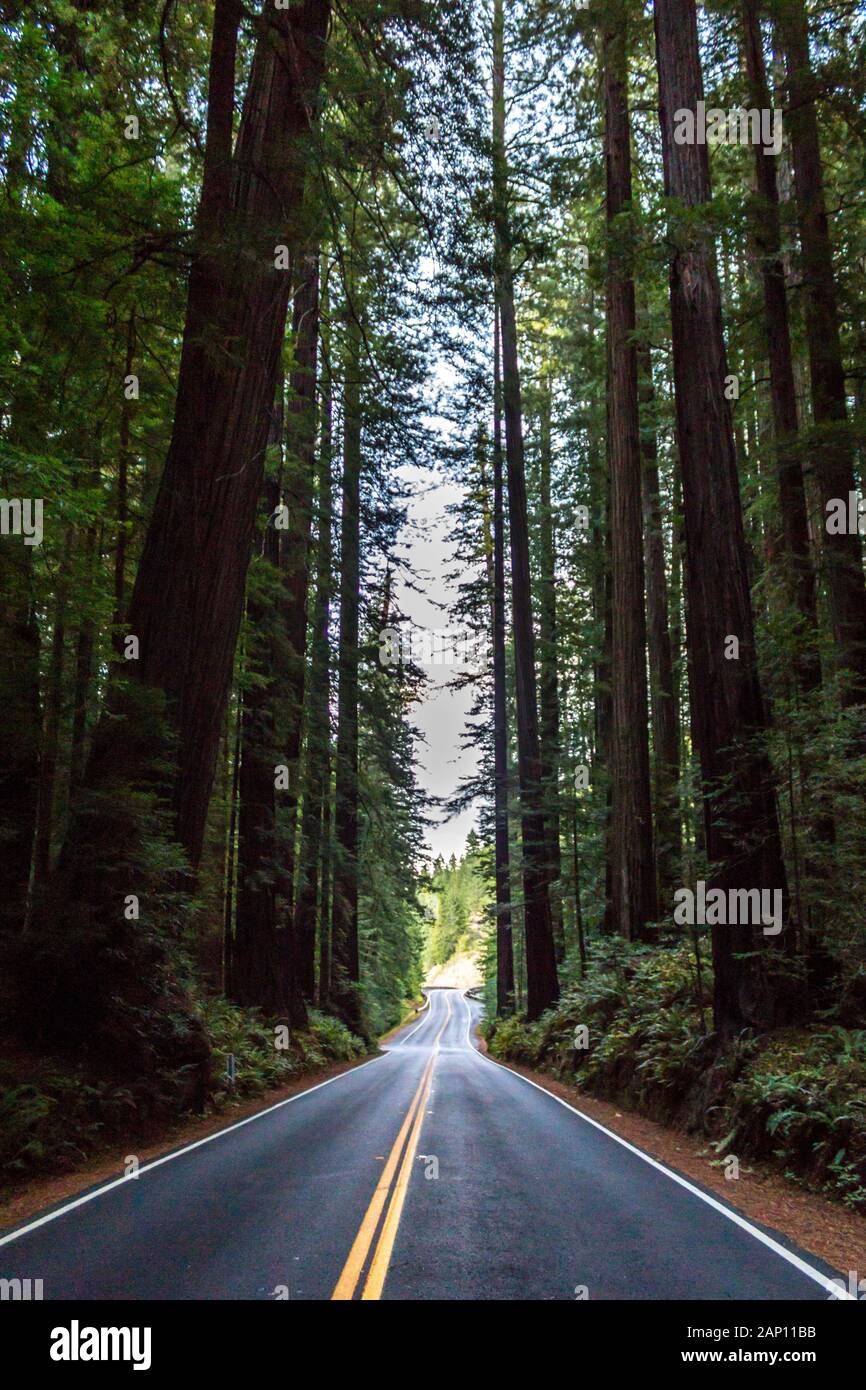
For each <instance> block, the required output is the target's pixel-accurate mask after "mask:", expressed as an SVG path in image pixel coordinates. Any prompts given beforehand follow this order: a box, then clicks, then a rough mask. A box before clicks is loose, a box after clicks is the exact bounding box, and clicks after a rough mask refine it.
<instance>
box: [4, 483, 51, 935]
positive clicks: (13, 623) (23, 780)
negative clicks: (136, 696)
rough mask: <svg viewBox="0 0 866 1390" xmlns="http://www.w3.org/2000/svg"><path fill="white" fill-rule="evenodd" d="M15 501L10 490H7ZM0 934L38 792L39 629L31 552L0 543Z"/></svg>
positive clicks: (29, 846) (20, 921)
mask: <svg viewBox="0 0 866 1390" xmlns="http://www.w3.org/2000/svg"><path fill="white" fill-rule="evenodd" d="M9 495H12V496H14V495H15V491H14V489H10V490H9ZM0 593H2V596H3V599H2V603H0V642H2V651H3V658H2V660H0V706H2V709H3V712H4V717H5V722H6V727H5V733H4V736H3V738H2V740H0V931H2V932H13V931H20V930H21V928H22V927H23V925H24V913H25V908H26V903H27V890H28V886H29V882H30V863H31V855H32V850H33V834H34V830H35V826H36V803H37V799H38V788H39V753H40V746H41V720H40V711H39V627H38V624H37V622H36V614H35V604H34V596H33V547H32V546H29V545H25V544H24V540H23V538H22V537H18V536H11V537H10V536H6V537H3V539H2V542H0Z"/></svg>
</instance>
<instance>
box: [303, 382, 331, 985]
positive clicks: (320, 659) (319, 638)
mask: <svg viewBox="0 0 866 1390" xmlns="http://www.w3.org/2000/svg"><path fill="white" fill-rule="evenodd" d="M331 464H332V460H331V392H330V384H328V387H327V394H326V398H325V402H324V406H323V410H322V432H321V443H320V448H319V482H318V497H317V503H316V507H317V512H318V527H317V530H318V539H317V544H316V595H315V600H314V606H313V617H312V640H311V643H310V675H309V681H308V685H307V717H306V719H307V733H306V757H305V772H304V807H303V814H302V817H301V858H300V874H299V882H298V896H297V907H296V910H295V938H296V941H297V945H298V952H299V959H300V972H299V983H300V987H301V989H302V990H303V992H304V996H305V998H307V999H312V998H313V991H314V989H315V967H314V962H315V952H316V909H317V903H318V902H319V899H320V881H321V874H320V870H321V856H322V826H323V815H324V809H325V805H326V801H327V797H328V793H329V791H330V781H331V760H330V740H331V725H330V700H331V682H330V645H329V626H330V605H331V566H332V563H333V515H332V512H333V487H332V483H331ZM324 916H325V902H324V897H322V905H321V909H320V921H321V927H320V932H324V931H325V929H326V923H325V921H324ZM320 971H321V963H320ZM319 997H320V1000H321V997H322V990H321V988H320V990H319ZM325 997H327V991H326V992H325Z"/></svg>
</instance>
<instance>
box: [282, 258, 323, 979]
mask: <svg viewBox="0 0 866 1390" xmlns="http://www.w3.org/2000/svg"><path fill="white" fill-rule="evenodd" d="M292 328H293V336H294V343H295V361H294V367H293V369H292V373H291V378H290V388H291V389H290V394H289V419H288V424H289V428H288V460H287V469H286V482H285V486H284V492H285V498H286V503H287V506H288V515H289V529H288V531H287V533H286V534H285V535H284V536H283V543H282V546H281V556H280V561H281V565H282V569H283V575H284V580H285V587H286V611H285V626H286V636H287V638H288V642H289V660H290V665H289V671H288V681H287V688H286V699H287V705H288V720H289V723H288V736H287V739H286V749H285V753H286V763H287V764H288V768H289V789H288V792H287V794H286V800H285V820H286V834H287V846H286V862H285V868H284V881H285V889H286V903H287V911H288V913H289V916H290V918H291V917H292V916H293V914H294V910H295V838H296V830H297V825H296V822H297V808H298V778H299V772H300V767H299V764H300V754H301V734H302V724H303V711H304V682H305V673H306V648H307V597H308V592H309V587H310V524H311V521H312V505H313V480H314V473H315V466H316V355H317V351H318V345H319V256H318V252H316V253H315V254H314V255H311V256H307V257H305V258H304V259H303V260H302V261H301V262H300V265H299V276H298V286H297V289H296V292H295V303H294V315H293V324H292ZM307 944H308V943H305V944H304V948H303V949H302V946H301V942H300V941H299V940H298V938H297V937H295V948H296V949H297V950H299V951H300V952H301V954H300V955H299V957H298V958H297V960H296V961H295V974H296V976H297V979H298V984H299V987H300V988H301V990H302V992H303V994H304V997H305V998H306V999H312V997H313V991H314V989H315V970H314V965H313V952H314V949H315V947H314V944H313V945H312V946H311V947H310V949H309V950H307V949H306V945H307Z"/></svg>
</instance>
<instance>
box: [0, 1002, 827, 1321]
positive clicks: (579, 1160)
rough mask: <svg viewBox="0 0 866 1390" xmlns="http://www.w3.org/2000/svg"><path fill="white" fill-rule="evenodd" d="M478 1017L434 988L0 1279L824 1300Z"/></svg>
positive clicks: (367, 1293)
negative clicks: (383, 1033)
mask: <svg viewBox="0 0 866 1390" xmlns="http://www.w3.org/2000/svg"><path fill="white" fill-rule="evenodd" d="M474 1010H476V1006H475V1005H471V1004H470V1003H469V1002H468V1001H467V1000H466V999H464V997H463V996H462V995H461V994H460V993H459V991H457V990H435V989H434V990H431V992H430V1005H429V1008H428V1009H427V1010H426V1011H425V1013H424V1014H423V1015H422V1016H421V1019H420V1022H416V1023H414V1024H412V1025H411V1026H409V1027H407V1028H405V1029H403V1030H402V1032H401V1033H399V1034H398V1035H397V1036H396V1037H395V1038H394V1039H393V1040H392V1041H391V1043H390V1044H389V1046H388V1048H387V1052H386V1055H385V1056H383V1057H379V1058H375V1059H374V1060H372V1061H370V1062H367V1063H365V1064H364V1065H362V1066H360V1067H358V1068H356V1069H355V1070H353V1071H350V1072H346V1073H344V1074H342V1075H341V1076H338V1077H336V1078H334V1079H333V1080H332V1081H329V1082H325V1083H324V1084H323V1085H321V1086H318V1087H315V1088H313V1089H312V1090H310V1091H306V1092H303V1093H302V1094H301V1095H298V1096H295V1097H292V1098H291V1099H290V1100H288V1101H283V1102H281V1103H280V1104H278V1105H276V1106H273V1107H272V1108H271V1109H269V1110H266V1111H264V1112H261V1113H259V1114H258V1115H255V1116H252V1117H250V1118H249V1119H247V1120H244V1121H241V1122H240V1123H239V1124H235V1125H232V1126H229V1127H228V1128H227V1129H225V1130H221V1131H220V1132H219V1133H218V1134H216V1135H212V1136H210V1137H209V1138H207V1139H204V1140H200V1141H199V1142H198V1143H196V1144H193V1145H190V1146H188V1147H187V1148H185V1149H181V1150H179V1151H178V1152H176V1153H174V1154H170V1155H166V1156H165V1157H164V1158H162V1159H158V1160H156V1161H155V1162H154V1163H151V1164H149V1165H146V1166H144V1167H142V1169H141V1170H140V1172H139V1175H138V1177H137V1178H120V1179H118V1180H117V1181H116V1182H114V1183H111V1184H107V1185H104V1186H103V1187H101V1188H99V1189H97V1190H95V1191H94V1192H90V1193H86V1194H84V1196H83V1197H80V1198H78V1199H76V1200H75V1201H72V1202H70V1203H67V1204H66V1205H65V1206H62V1207H61V1208H59V1209H58V1210H57V1211H56V1212H50V1213H47V1214H46V1215H45V1216H43V1217H41V1218H38V1219H37V1220H34V1221H31V1222H30V1223H28V1224H27V1225H25V1226H24V1227H22V1228H21V1229H20V1230H18V1231H16V1232H12V1233H11V1234H10V1235H8V1236H6V1237H5V1238H3V1239H2V1240H0V1278H6V1279H13V1278H20V1279H28V1278H29V1279H41V1280H42V1281H43V1290H44V1297H45V1298H46V1299H75V1298H87V1299H95V1298H108V1299H149V1298H162V1299H182V1298H198V1299H255V1298H265V1299H273V1298H277V1297H289V1298H290V1299H298V1298H301V1299H330V1298H336V1299H356V1298H368V1299H375V1298H385V1299H453V1298H459V1299H575V1298H582V1297H588V1298H589V1299H643V1298H647V1299H803V1300H809V1299H817V1300H825V1299H827V1298H828V1297H829V1296H831V1295H832V1293H833V1292H834V1288H833V1286H832V1285H831V1284H830V1282H829V1281H830V1278H831V1277H832V1276H833V1273H834V1272H833V1271H832V1270H830V1269H829V1268H828V1267H827V1266H824V1265H821V1264H820V1262H819V1261H817V1260H816V1259H814V1257H812V1256H809V1255H806V1254H804V1253H803V1252H797V1251H795V1250H794V1249H793V1247H790V1246H788V1245H787V1243H786V1242H783V1239H782V1238H781V1237H773V1236H770V1235H767V1234H766V1233H765V1232H762V1231H760V1230H758V1229H756V1228H755V1227H754V1226H751V1225H750V1224H749V1223H748V1222H746V1221H744V1220H743V1218H741V1217H739V1216H738V1215H737V1214H736V1213H733V1212H731V1211H729V1210H728V1209H727V1208H726V1207H725V1206H724V1205H723V1204H722V1203H721V1202H719V1201H718V1200H717V1199H716V1198H714V1197H712V1196H710V1195H709V1194H706V1193H702V1192H701V1191H699V1190H698V1189H697V1188H695V1187H694V1186H692V1185H691V1184H689V1183H687V1182H686V1181H685V1180H684V1179H682V1178H680V1177H678V1175H675V1174H672V1173H671V1172H670V1171H668V1170H667V1169H665V1168H664V1167H662V1166H661V1165H660V1164H658V1163H656V1162H655V1161H654V1160H652V1159H649V1158H647V1157H645V1156H644V1155H641V1154H640V1153H639V1152H638V1151H637V1150H635V1149H633V1148H631V1146H629V1145H627V1144H626V1143H624V1142H623V1141H622V1140H619V1139H617V1138H616V1137H615V1136H614V1135H612V1134H610V1133H609V1132H608V1131H606V1130H604V1129H602V1128H601V1127H600V1126H597V1125H595V1124H594V1123H593V1122H592V1121H590V1120H587V1119H586V1118H584V1117H583V1116H580V1115H578V1114H577V1113H576V1112H575V1111H573V1110H572V1109H570V1107H568V1106H566V1105H564V1104H563V1103H562V1102H560V1101H558V1100H557V1099H556V1098H555V1097H553V1096H551V1095H550V1094H549V1093H548V1092H546V1091H544V1090H541V1089H540V1088H538V1087H536V1086H534V1085H532V1084H531V1083H529V1082H527V1081H525V1080H524V1079H522V1078H521V1077H518V1076H516V1075H515V1074H514V1073H513V1072H511V1071H509V1070H508V1069H507V1068H504V1067H500V1066H497V1065H496V1064H495V1063H493V1062H491V1061H490V1060H489V1059H487V1058H485V1057H483V1056H482V1055H481V1054H480V1053H479V1052H478V1051H477V1049H476V1048H475V1046H474V1044H473V1042H472V1023H473V1020H474V1016H475V1015H474V1013H473V1011H474ZM118 1166H119V1167H120V1166H121V1165H120V1163H119V1165H118Z"/></svg>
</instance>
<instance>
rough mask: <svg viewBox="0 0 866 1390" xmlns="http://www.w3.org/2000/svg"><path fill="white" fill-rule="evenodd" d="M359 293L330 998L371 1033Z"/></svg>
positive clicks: (344, 567)
mask: <svg viewBox="0 0 866 1390" xmlns="http://www.w3.org/2000/svg"><path fill="white" fill-rule="evenodd" d="M356 308H357V296H355V295H352V296H350V303H349V304H348V306H347V318H348V322H347V325H346V362H345V377H344V386H343V499H342V508H341V516H340V648H339V656H338V663H337V665H338V674H339V689H338V696H337V749H336V774H337V776H336V788H335V794H334V904H333V933H332V947H331V1002H332V1004H333V1006H334V1008H335V1009H336V1010H337V1012H338V1013H339V1014H340V1015H341V1016H342V1018H343V1020H344V1022H345V1023H346V1024H347V1025H348V1027H350V1028H351V1029H352V1031H353V1032H355V1033H358V1034H359V1035H364V1034H365V1031H366V1025H365V1023H364V1021H363V1012H362V1004H361V993H360V981H361V962H360V950H359V941H358V661H359V650H358V635H359V613H358V609H359V602H360V514H361V492H360V487H361V328H360V325H359V324H358V322H357V320H356V318H355V312H356Z"/></svg>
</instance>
